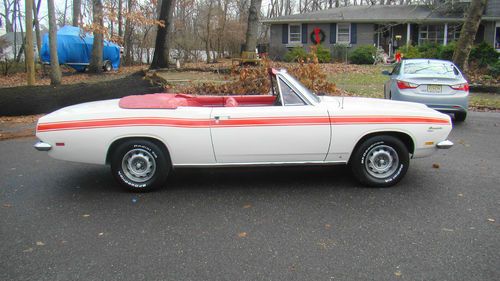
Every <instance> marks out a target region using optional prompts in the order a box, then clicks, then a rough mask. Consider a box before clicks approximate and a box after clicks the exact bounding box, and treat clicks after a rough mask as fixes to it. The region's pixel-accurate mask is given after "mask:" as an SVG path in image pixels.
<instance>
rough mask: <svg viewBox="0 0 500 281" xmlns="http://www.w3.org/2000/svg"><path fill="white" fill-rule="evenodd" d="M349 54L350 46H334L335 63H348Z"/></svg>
mask: <svg viewBox="0 0 500 281" xmlns="http://www.w3.org/2000/svg"><path fill="white" fill-rule="evenodd" d="M348 52H349V45H348V44H342V43H338V44H335V45H333V60H334V61H335V62H345V63H347V54H348Z"/></svg>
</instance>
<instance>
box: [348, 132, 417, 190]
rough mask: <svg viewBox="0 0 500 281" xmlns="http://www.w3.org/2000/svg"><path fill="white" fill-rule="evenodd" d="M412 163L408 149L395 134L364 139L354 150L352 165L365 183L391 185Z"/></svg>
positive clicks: (396, 181) (369, 184)
mask: <svg viewBox="0 0 500 281" xmlns="http://www.w3.org/2000/svg"><path fill="white" fill-rule="evenodd" d="M409 164H410V156H409V152H408V149H407V148H406V146H405V145H404V143H403V142H402V141H401V140H399V139H397V138H395V137H393V136H385V135H382V136H374V137H370V138H368V139H367V140H365V141H363V142H362V143H361V144H360V145H359V146H358V147H357V148H356V150H355V151H354V153H353V155H352V157H351V160H350V165H351V169H352V172H353V174H354V176H355V177H356V179H357V180H358V181H359V182H360V183H362V184H363V185H367V186H373V187H389V186H393V185H395V184H396V183H398V182H399V181H400V180H401V179H402V178H403V177H404V175H405V174H406V171H407V170H408V166H409Z"/></svg>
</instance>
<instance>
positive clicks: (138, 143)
mask: <svg viewBox="0 0 500 281" xmlns="http://www.w3.org/2000/svg"><path fill="white" fill-rule="evenodd" d="M132 166H133V168H132ZM170 170H171V164H170V159H169V157H168V154H167V152H166V151H164V149H162V147H160V146H158V145H157V144H155V143H154V142H151V141H149V140H140V139H134V140H128V141H125V142H123V143H121V144H119V145H118V146H117V147H116V148H115V149H114V151H112V154H111V173H112V174H113V177H114V178H115V180H116V181H117V182H118V183H120V184H121V185H122V186H124V187H125V188H127V189H128V190H130V191H134V192H145V191H150V190H152V189H155V188H159V187H162V186H163V184H164V183H165V181H166V180H167V176H168V174H169V172H170Z"/></svg>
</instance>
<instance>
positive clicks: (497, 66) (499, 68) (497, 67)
mask: <svg viewBox="0 0 500 281" xmlns="http://www.w3.org/2000/svg"><path fill="white" fill-rule="evenodd" d="M488 70H489V73H490V74H491V76H493V77H500V61H497V62H496V63H494V64H491V65H489V66H488Z"/></svg>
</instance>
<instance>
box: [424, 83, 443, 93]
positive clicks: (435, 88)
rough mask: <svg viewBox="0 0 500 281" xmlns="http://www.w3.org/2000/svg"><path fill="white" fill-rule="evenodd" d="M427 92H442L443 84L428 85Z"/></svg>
mask: <svg viewBox="0 0 500 281" xmlns="http://www.w3.org/2000/svg"><path fill="white" fill-rule="evenodd" d="M427 92H429V93H441V85H427Z"/></svg>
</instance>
